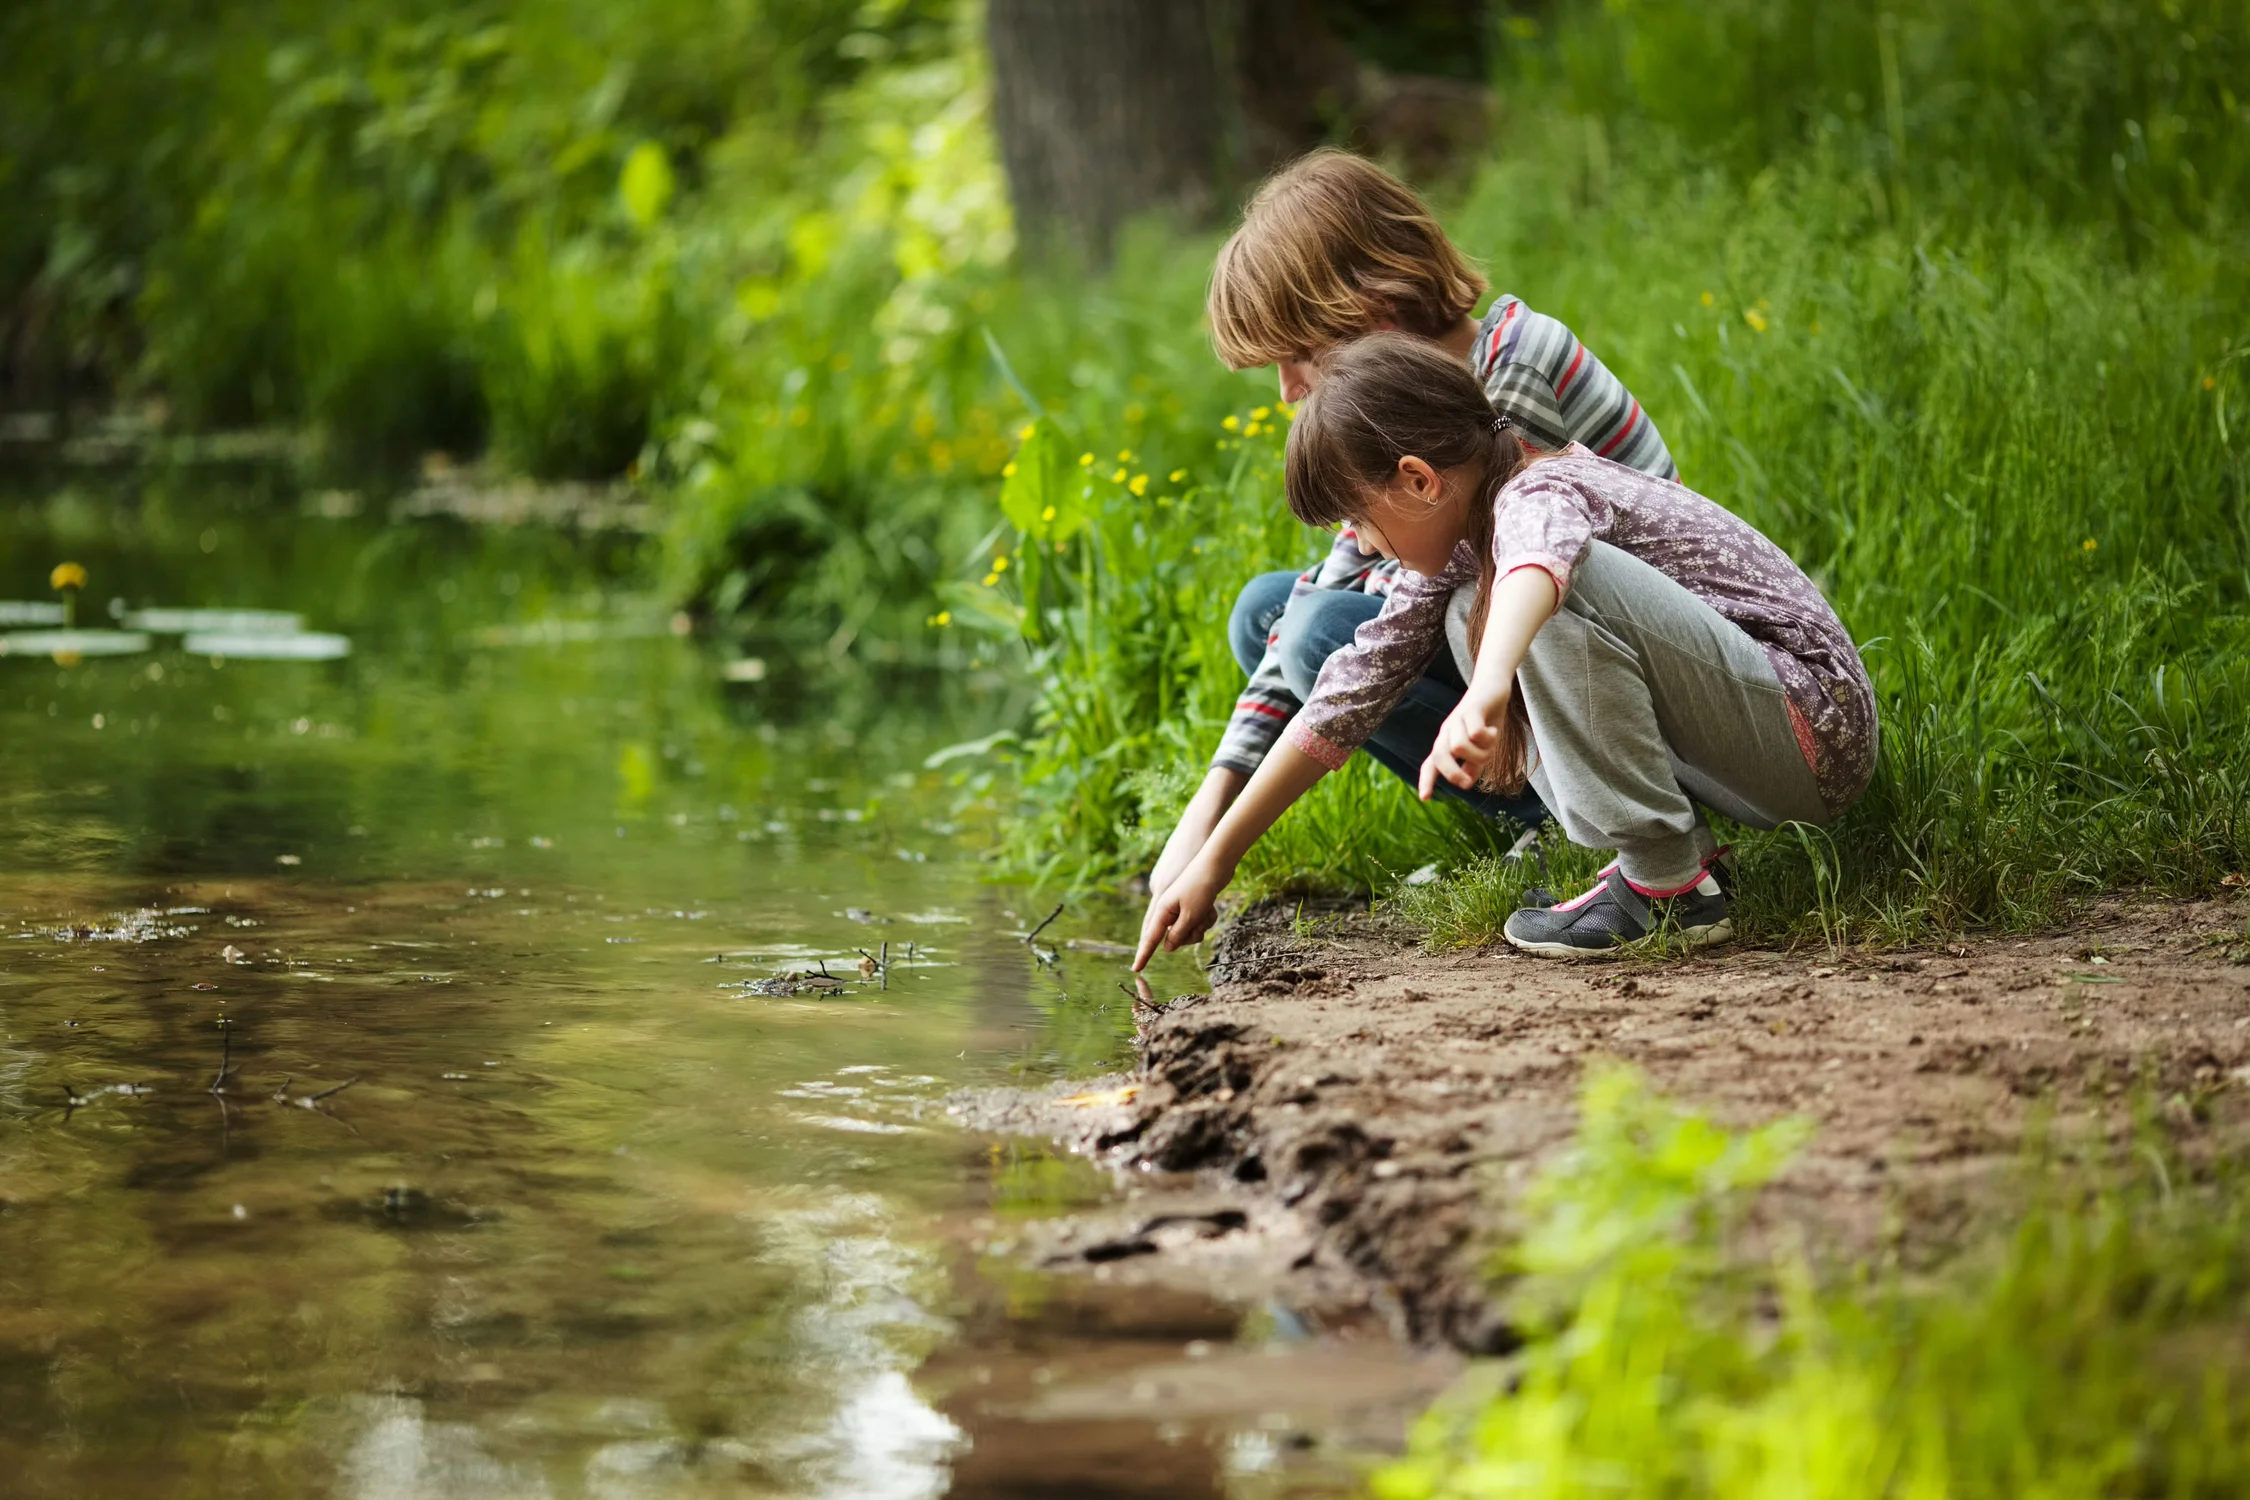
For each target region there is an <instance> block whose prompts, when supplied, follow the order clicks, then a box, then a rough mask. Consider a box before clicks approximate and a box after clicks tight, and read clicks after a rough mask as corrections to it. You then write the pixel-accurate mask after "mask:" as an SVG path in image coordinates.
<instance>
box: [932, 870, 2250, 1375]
mask: <svg viewBox="0 0 2250 1500" xmlns="http://www.w3.org/2000/svg"><path fill="white" fill-rule="evenodd" d="M1289 915H1294V913H1291V914H1289ZM1289 915H1284V914H1281V913H1277V912H1271V911H1265V912H1261V911H1253V912H1251V913H1249V914H1247V915H1246V916H1245V917H1244V918H1243V919H1242V920H1240V921H1238V922H1236V923H1235V924H1234V925H1233V926H1232V927H1231V928H1230V929H1229V930H1228V931H1227V932H1226V933H1225V934H1224V935H1223V937H1222V938H1221V939H1220V941H1219V942H1218V944H1217V945H1216V949H1215V955H1214V962H1213V964H1212V970H1211V973H1212V978H1213V981H1214V988H1213V991H1212V993H1211V994H1210V995H1208V996H1196V997H1183V998H1181V999H1179V1000H1176V1001H1174V1002H1172V1003H1171V1004H1169V1005H1163V1006H1161V1007H1156V1006H1144V1007H1142V1008H1141V1010H1140V1013H1139V1017H1138V1020H1139V1031H1140V1044H1141V1064H1140V1067H1139V1068H1138V1070H1137V1071H1136V1073H1134V1074H1133V1075H1131V1076H1129V1077H1122V1078H1112V1079H1107V1080H1101V1081H1099V1082H1097V1083H1094V1084H1090V1085H1086V1086H1083V1087H1081V1088H1078V1089H1076V1090H1072V1091H1066V1090H1050V1091H1048V1092H1047V1093H1046V1094H1044V1095H1041V1096H1034V1097H1016V1098H1011V1099H997V1098H990V1097H988V1098H985V1099H981V1100H970V1101H962V1102H961V1105H960V1108H959V1111H958V1112H959V1113H961V1114H963V1115H964V1117H966V1118H968V1119H970V1120H971V1121H972V1122H973V1123H976V1124H979V1125H982V1126H985V1127H987V1128H1000V1129H1011V1130H1016V1131H1024V1132H1036V1133H1045V1134H1049V1135H1053V1136H1057V1137H1061V1138H1063V1139H1066V1140H1068V1141H1070V1142H1071V1143H1072V1144H1073V1145H1075V1146H1077V1147H1078V1148H1080V1149H1083V1150H1085V1151H1088V1152H1090V1153H1093V1154H1095V1155H1097V1156H1099V1157H1100V1158H1102V1159H1104V1160H1106V1161H1107V1162H1108V1163H1110V1164H1111V1165H1113V1166H1114V1167H1116V1168H1117V1169H1118V1170H1119V1172H1120V1174H1121V1177H1122V1180H1124V1181H1125V1182H1126V1183H1127V1184H1128V1188H1129V1191H1128V1193H1127V1195H1126V1197H1125V1200H1124V1202H1123V1203H1122V1204H1121V1205H1120V1206H1119V1207H1118V1208H1116V1209H1115V1210H1114V1211H1113V1212H1111V1213H1110V1214H1108V1215H1106V1216H1105V1217H1102V1218H1099V1219H1095V1220H1077V1221H1065V1222H1063V1223H1061V1224H1059V1225H1057V1226H1054V1227H1052V1228H1050V1229H1048V1230H1046V1231H1043V1234H1044V1238H1043V1239H1041V1240H1040V1241H1038V1242H1036V1243H1032V1244H1029V1245H1028V1246H1026V1247H1024V1248H1026V1249H1028V1250H1029V1252H1030V1253H1031V1254H1032V1255H1033V1256H1034V1258H1035V1259H1038V1260H1040V1261H1042V1262H1043V1263H1047V1264H1054V1265H1071V1264H1076V1265H1080V1266H1084V1267H1087V1268H1089V1269H1090V1270H1092V1271H1093V1272H1094V1273H1095V1274H1098V1275H1100V1276H1102V1277H1103V1278H1104V1279H1112V1278H1115V1277H1120V1276H1122V1277H1128V1278H1133V1279H1140V1280H1146V1281H1150V1282H1154V1283H1163V1282H1172V1283H1175V1284H1178V1283H1192V1284H1198V1285H1204V1286H1212V1287H1215V1288H1217V1289H1219V1290H1222V1291H1225V1292H1228V1293H1231V1294H1233V1295H1236V1296H1246V1297H1270V1298H1272V1299H1273V1302H1274V1305H1276V1306H1279V1307H1283V1308H1286V1309H1290V1310H1292V1311H1290V1312H1289V1313H1288V1314H1287V1315H1289V1316H1295V1317H1299V1318H1302V1319H1305V1320H1306V1321H1308V1322H1309V1323H1312V1324H1316V1325H1324V1326H1329V1327H1339V1328H1340V1327H1347V1326H1351V1325H1355V1324H1361V1323H1366V1322H1370V1321H1379V1322H1381V1323H1383V1324H1386V1325H1388V1327H1389V1328H1390V1329H1391V1330H1392V1331H1394V1332H1396V1333H1398V1334H1400V1335H1403V1336H1405V1337H1407V1338H1409V1339H1412V1340H1415V1341H1418V1342H1424V1343H1446V1344H1452V1345H1455V1346H1458V1347H1461V1348H1465V1349H1471V1350H1492V1349H1497V1348H1502V1347H1505V1345H1506V1343H1507V1341H1508V1331H1507V1329H1506V1327H1505V1326H1504V1323H1503V1322H1502V1320H1501V1318H1500V1317H1499V1315H1498V1314H1497V1312H1496V1310H1495V1308H1494V1305H1493V1302H1492V1299H1491V1296H1490V1292H1489V1283H1488V1280H1487V1277H1486V1275H1485V1273H1484V1270H1483V1267H1484V1265H1485V1264H1486V1257H1487V1255H1488V1253H1489V1250H1490V1248H1491V1246H1492V1245H1493V1244H1494V1243H1496V1242H1497V1240H1498V1238H1499V1236H1500V1235H1501V1234H1502V1233H1503V1232H1504V1229H1505V1217H1506V1214H1507V1209H1508V1203H1509V1200H1510V1197H1511V1188H1512V1185H1514V1184H1518V1183H1520V1182H1521V1181H1523V1180H1524V1178H1525V1177H1526V1175H1527V1174H1528V1172H1529V1171H1530V1170H1531V1168H1532V1166H1533V1165H1534V1164H1535V1163H1536V1162H1537V1161H1538V1160H1539V1159H1540V1158H1541V1157H1542V1156H1543V1155H1544V1154H1545V1153H1547V1152H1549V1151H1551V1150H1553V1149H1554V1148H1555V1147H1556V1146H1558V1145H1560V1144H1561V1143H1563V1142H1564V1141H1565V1140H1567V1139H1568V1137H1569V1135H1570V1132H1571V1129H1572V1126H1573V1122H1574V1118H1575V1102H1576V1094H1577V1090H1578V1086H1579V1082H1580V1079H1581V1076H1582V1074H1583V1072H1584V1070H1585V1068H1586V1066H1587V1064H1588V1061H1589V1059H1594V1058H1611V1059H1616V1060H1618V1061H1622V1062H1626V1063H1629V1064H1631V1065H1633V1066H1635V1067H1637V1068H1639V1069H1641V1070H1642V1071H1644V1072H1645V1073H1646V1074H1647V1075H1648V1076H1649V1077H1650V1079H1651V1080H1652V1081H1653V1082H1654V1084H1655V1085H1656V1087H1658V1088H1659V1089H1660V1090H1662V1091H1663V1092H1665V1093H1667V1094H1670V1095H1672V1096H1674V1097H1677V1098H1679V1099H1681V1100H1684V1101H1686V1102H1689V1103H1691V1104H1693V1105H1696V1106H1697V1107H1700V1108H1704V1109H1707V1110H1709V1111H1711V1112H1712V1113H1713V1114H1714V1115H1716V1116H1717V1117H1718V1118H1719V1119H1721V1120H1722V1121H1725V1122H1728V1123H1731V1124H1741V1125H1746V1124H1752V1123H1757V1122H1761V1121H1765V1120H1770V1119H1772V1118H1774V1117H1776V1116H1778V1115H1783V1114H1790V1113H1795V1114H1800V1115H1803V1116H1805V1117H1807V1118H1809V1119H1810V1120H1811V1121H1812V1122H1813V1123H1814V1125H1815V1127H1816V1133H1815V1135H1814V1137H1813V1140H1812V1143H1811V1145H1810V1146H1809V1147H1808V1148H1807V1149H1806V1150H1805V1151H1804V1152H1803V1153H1802V1154H1801V1155H1800V1156H1799V1157H1798V1158H1797V1160H1796V1161H1795V1162H1794V1164H1793V1165H1792V1166H1791V1167H1790V1168H1789V1170H1788V1171H1787V1173H1786V1174H1785V1176H1784V1177H1783V1178H1782V1180H1781V1181H1780V1182H1779V1183H1778V1184H1777V1185H1776V1187H1775V1188H1774V1189H1773V1191H1771V1192H1770V1193H1769V1194H1768V1195H1767V1197H1766V1200H1765V1202H1764V1204H1763V1205H1762V1207H1761V1216H1762V1222H1763V1223H1764V1224H1765V1225H1767V1226H1768V1227H1788V1228H1790V1229H1791V1230H1793V1231H1801V1232H1802V1233H1803V1234H1804V1235H1805V1236H1806V1238H1807V1242H1808V1243H1810V1244H1812V1245H1813V1246H1814V1247H1815V1248H1816V1250H1822V1251H1827V1252H1830V1253H1837V1254H1853V1253H1863V1252H1866V1251H1870V1250H1874V1249H1877V1248H1885V1249H1887V1250H1888V1251H1889V1252H1890V1253H1895V1254H1900V1255H1904V1256H1906V1257H1908V1258H1910V1259H1936V1258H1940V1257H1942V1256H1943V1254H1944V1253H1945V1252H1946V1251H1947V1250H1948V1249H1949V1248H1950V1247H1952V1246H1953V1245H1955V1244H1957V1243H1959V1242H1960V1240H1961V1238H1962V1236H1963V1235H1964V1234H1965V1233H1966V1232H1968V1231H1969V1230H1971V1229H1972V1228H1974V1227H1976V1226H1978V1225H1979V1224H1982V1223H1985V1222H1988V1221H1989V1220H1991V1219H1992V1218H1993V1217H1995V1216H1997V1215H2001V1214H2004V1213H2005V1212H2006V1211H2007V1209H2006V1205H2007V1202H2008V1200H2009V1197H2010V1191H2011V1189H2012V1186H2013V1185H2014V1183H2015V1182H2016V1181H2017V1180H2018V1173H2017V1171H2016V1168H2017V1164H2018V1163H2019V1162H2020V1160H2021V1156H2020V1151H2021V1148H2022V1146H2023V1144H2024V1138H2025V1132H2026V1130H2027V1129H2029V1128H2034V1127H2035V1126H2037V1127H2041V1128H2045V1129H2047V1130H2049V1131H2050V1132H2051V1133H2052V1135H2053V1136H2054V1137H2056V1138H2058V1139H2062V1140H2088V1141H2090V1140H2096V1139H2099V1140H2106V1141H2110V1142H2117V1141H2120V1140H2122V1139H2123V1138H2124V1137H2125V1135H2126V1134H2127V1132H2129V1131H2130V1130H2131V1128H2132V1123H2133V1122H2132V1114H2133V1110H2134V1107H2135V1105H2136V1102H2137V1103H2138V1104H2139V1105H2140V1106H2142V1107H2144V1108H2146V1107H2153V1108H2154V1110H2155V1112H2156V1114H2157V1117H2158V1119H2159V1121H2160V1123H2161V1126H2162V1128H2164V1129H2165V1130H2166V1131H2168V1132H2169V1133H2170V1134H2171V1135H2172V1136H2173V1138H2174V1140H2175V1143H2176V1145H2177V1146H2178V1148H2179V1149H2180V1150H2181V1151H2182V1152H2183V1153H2184V1154H2185V1155H2186V1157H2187V1158H2188V1159H2189V1160H2191V1161H2192V1160H2193V1159H2195V1158H2196V1157H2197V1156H2199V1155H2202V1154H2204V1153H2207V1152H2209V1151H2211V1150H2214V1149H2217V1148H2219V1147H2220V1146H2222V1145H2231V1144H2236V1143H2240V1142H2242V1141H2243V1140H2244V1138H2245V1136H2246V1134H2250V1132H2246V1130H2245V1126H2246V1124H2250V963H2245V962H2244V959H2245V957H2246V956H2250V955H2246V954H2245V953H2244V951H2243V946H2242V934H2243V926H2244V921H2245V918H2246V917H2250V902H2244V901H2240V900H2237V901H2232V902H2220V903H2208V904H2199V905H2182V906H2165V907H2149V906H2137V907H2126V906H2123V905H2118V906H2113V907H2108V908H2104V909H2102V910H2101V911H2099V912H2097V913H2096V914H2095V915H2094V916H2093V917H2092V919H2090V920H2089V921H2087V922H2086V923H2084V924H2082V925H2080V926H2077V927H2075V928H2073V929H2071V930H2069V931H2066V932H2059V933H2055V934H2051V935H2048V936H2045V937H2040V938H2033V939H2016V938H2009V939H1995V940H1989V941H1980V942H1974V943H1969V944H1966V945H1964V946H1962V947H1959V948H1956V949H1953V950H1950V951H1940V952H1912V953H1897V954H1885V955H1875V956H1869V955H1847V956H1844V957H1840V958H1838V957H1832V956H1830V955H1828V954H1826V953H1825V952H1813V953H1798V954H1782V953H1774V952H1761V951H1754V950H1738V951H1733V952H1724V953H1720V954H1717V955H1713V956H1710V957H1704V958H1697V959H1692V960H1687V961H1684V962H1675V963H1670V964H1664V965H1657V966H1649V965H1644V966H1635V967H1626V966H1623V965H1577V966H1573V965H1564V964H1557V963H1554V962H1550V961H1542V960H1535V959H1531V958H1527V957H1524V956H1521V955H1518V954H1516V953H1514V952H1512V951H1509V950H1505V949H1496V950H1487V951H1483V952H1476V953H1467V954H1449V955H1442V956H1437V955H1428V954H1424V953H1421V952H1419V951H1417V950H1415V949H1414V948H1413V947H1412V946H1410V945H1409V943H1408V941H1407V939H1406V935H1405V934H1402V933H1400V932H1398V931H1396V930H1395V929H1391V928H1388V927H1386V926H1385V925H1384V924H1382V923H1381V922H1380V921H1379V920H1377V919H1373V918H1369V917H1367V916H1365V915H1352V914H1343V915H1339V916H1335V917H1331V918H1329V919H1326V920H1324V921H1322V922H1320V923H1317V924H1315V925H1314V929H1313V935H1311V936H1303V935H1300V929H1299V928H1298V927H1297V925H1296V924H1295V923H1293V922H1292V921H1291V920H1289Z"/></svg>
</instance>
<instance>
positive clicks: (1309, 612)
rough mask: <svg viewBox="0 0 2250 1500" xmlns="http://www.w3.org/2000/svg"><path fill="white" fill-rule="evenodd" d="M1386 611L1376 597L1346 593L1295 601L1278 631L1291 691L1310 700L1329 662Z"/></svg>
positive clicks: (1324, 593)
mask: <svg viewBox="0 0 2250 1500" xmlns="http://www.w3.org/2000/svg"><path fill="white" fill-rule="evenodd" d="M1382 607H1383V601H1382V600H1380V599H1377V598H1375V597H1374V596H1372V595H1369V594H1361V593H1355V592H1351V591H1349V590H1345V589H1322V590H1319V591H1317V592H1314V593H1308V594H1300V595H1298V596H1297V597H1296V598H1295V599H1293V600H1291V601H1290V604H1289V610H1288V613H1286V614H1284V615H1283V616H1282V617H1281V621H1280V623H1279V624H1278V625H1277V626H1276V627H1275V629H1276V631H1277V633H1278V639H1277V640H1276V642H1275V644H1276V646H1277V647H1278V648H1279V650H1280V652H1281V674H1282V680H1283V681H1285V682H1287V683H1288V684H1289V691H1290V692H1292V693H1294V694H1296V695H1297V696H1298V697H1299V698H1310V697H1311V696H1312V690H1313V684H1314V682H1316V681H1317V680H1319V677H1320V669H1321V667H1322V666H1323V665H1325V664H1326V662H1327V661H1328V658H1329V657H1331V656H1333V655H1335V654H1336V652H1337V651H1338V650H1340V649H1341V648H1343V647H1345V646H1348V645H1350V644H1351V643H1352V637H1353V636H1354V635H1355V634H1356V633H1357V632H1358V630H1359V627H1360V626H1361V625H1363V624H1365V623H1366V622H1367V621H1369V620H1371V619H1373V618H1374V617H1375V615H1376V613H1377V612H1378V611H1379V610H1381V609H1382Z"/></svg>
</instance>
